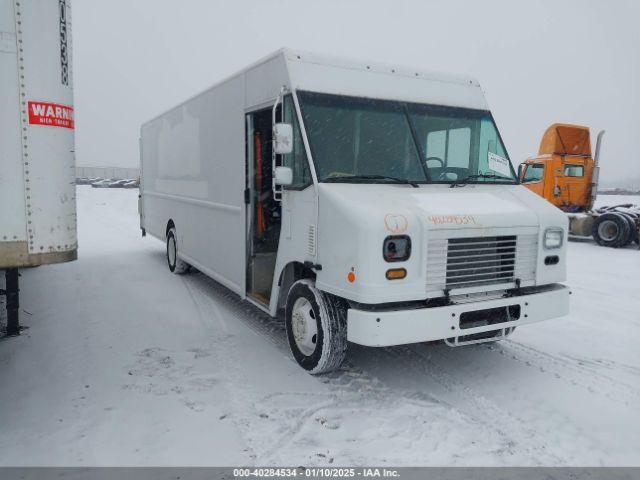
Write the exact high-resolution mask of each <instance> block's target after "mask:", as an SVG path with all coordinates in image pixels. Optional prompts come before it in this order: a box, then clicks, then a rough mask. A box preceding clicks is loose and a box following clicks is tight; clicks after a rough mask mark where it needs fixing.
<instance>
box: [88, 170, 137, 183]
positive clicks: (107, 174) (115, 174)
mask: <svg viewBox="0 0 640 480" xmlns="http://www.w3.org/2000/svg"><path fill="white" fill-rule="evenodd" d="M139 176H140V170H139V169H137V168H126V167H76V177H77V178H95V177H100V178H113V179H114V180H115V179H125V178H132V179H135V178H137V177H139Z"/></svg>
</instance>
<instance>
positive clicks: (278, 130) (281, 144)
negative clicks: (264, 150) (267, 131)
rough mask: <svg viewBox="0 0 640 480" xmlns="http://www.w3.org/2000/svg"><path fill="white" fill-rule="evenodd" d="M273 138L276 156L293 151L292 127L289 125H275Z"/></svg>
mask: <svg viewBox="0 0 640 480" xmlns="http://www.w3.org/2000/svg"><path fill="white" fill-rule="evenodd" d="M273 138H274V143H275V152H276V154H277V155H286V154H287V153H291V151H292V150H293V127H292V126H291V124H289V123H276V124H275V125H274V126H273Z"/></svg>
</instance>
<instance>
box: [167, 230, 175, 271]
mask: <svg viewBox="0 0 640 480" xmlns="http://www.w3.org/2000/svg"><path fill="white" fill-rule="evenodd" d="M167 258H168V259H169V265H171V266H173V265H175V264H176V239H175V238H173V235H169V238H168V239H167Z"/></svg>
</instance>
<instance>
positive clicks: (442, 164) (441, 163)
mask: <svg viewBox="0 0 640 480" xmlns="http://www.w3.org/2000/svg"><path fill="white" fill-rule="evenodd" d="M429 160H435V161H436V162H440V168H443V167H444V160H442V159H441V158H438V157H427V158H425V159H424V163H425V164H426V163H428V162H429ZM427 168H429V166H428V165H427Z"/></svg>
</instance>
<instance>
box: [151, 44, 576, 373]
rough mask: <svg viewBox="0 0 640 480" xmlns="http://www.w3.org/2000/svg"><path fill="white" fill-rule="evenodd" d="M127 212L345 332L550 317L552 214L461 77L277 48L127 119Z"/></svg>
mask: <svg viewBox="0 0 640 480" xmlns="http://www.w3.org/2000/svg"><path fill="white" fill-rule="evenodd" d="M140 146H141V167H142V182H141V195H140V203H139V210H140V222H141V228H142V233H143V235H144V234H146V233H149V234H151V235H153V236H154V237H157V238H158V239H160V240H162V241H163V242H166V247H167V262H168V265H169V269H170V270H171V271H172V272H174V273H185V272H187V271H188V270H189V268H190V266H193V267H195V268H197V269H198V270H200V271H201V272H203V273H205V274H206V275H208V276H210V277H212V278H213V279H215V280H217V281H218V282H220V283H222V284H223V285H225V286H227V287H228V288H229V289H231V290H233V291H234V292H236V293H237V294H238V295H240V296H241V297H242V298H244V299H246V300H247V301H249V302H251V303H253V304H254V305H256V306H257V307H258V308H260V309H262V310H264V311H265V312H268V313H269V314H270V315H272V316H276V315H278V314H279V313H280V312H282V310H284V318H285V323H286V331H287V336H288V339H289V345H290V347H291V351H292V353H293V356H294V357H295V359H296V361H297V362H298V363H299V364H300V365H301V366H302V367H303V368H305V369H306V370H308V371H309V372H311V373H321V372H326V371H329V370H332V369H335V368H336V367H338V366H339V365H340V363H341V362H342V360H343V358H344V356H345V353H346V349H347V343H348V342H354V343H357V344H361V345H367V346H389V345H398V344H407V343H415V342H428V341H435V340H444V341H445V342H446V343H447V344H448V345H451V346H459V345H466V344H470V343H478V342H486V341H495V340H498V339H501V338H504V337H505V336H507V335H509V334H510V333H511V332H513V330H514V329H515V328H516V327H517V326H519V325H523V324H526V323H531V322H537V321H540V320H545V319H550V318H554V317H560V316H563V315H565V314H567V313H568V308H569V290H568V289H567V287H565V286H563V285H562V284H561V283H560V282H563V281H564V280H565V276H566V271H565V260H566V239H567V218H566V216H565V215H564V214H563V213H562V212H560V211H559V210H557V209H556V208H555V207H553V206H552V205H550V204H549V203H548V202H546V201H545V200H543V199H541V198H540V197H538V196H537V195H535V194H533V193H532V192H530V191H529V190H527V189H525V188H523V187H522V186H520V185H519V184H518V180H517V176H516V174H515V172H514V170H513V167H512V166H511V163H510V161H509V159H508V156H507V152H506V150H505V148H504V145H503V143H502V140H501V138H500V135H499V133H498V130H497V128H496V126H495V123H494V121H493V118H492V116H491V113H490V111H489V108H488V106H487V104H486V102H485V99H484V96H483V93H482V90H481V89H480V86H479V84H478V83H477V82H476V81H475V80H472V79H470V78H463V77H457V76H450V75H440V74H434V73H429V72H423V71H418V70H414V69H407V68H401V67H396V66H391V65H376V64H373V63H366V62H357V61H356V62H352V61H346V60H342V59H336V58H327V57H323V56H318V55H313V54H309V53H301V52H295V51H290V50H281V51H278V52H276V53H274V54H273V55H271V56H269V57H267V58H265V59H263V60H261V61H259V62H258V63H255V64H253V65H252V66H250V67H248V68H246V69H245V70H243V71H242V72H240V73H238V74H236V75H234V76H232V77H230V78H228V79H227V80H224V81H223V82H221V83H219V84H218V85H216V86H214V87H212V88H210V89H208V90H206V91H204V92H202V93H200V94H199V95H196V96H195V97H193V98H191V99H190V100H187V101H186V102H185V103H183V104H181V105H179V106H177V107H175V108H173V109H171V110H170V111H168V112H166V113H164V114H162V115H160V116H158V117H157V118H154V119H153V120H151V121H149V122H148V123H146V124H144V125H143V126H142V129H141V141H140Z"/></svg>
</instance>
